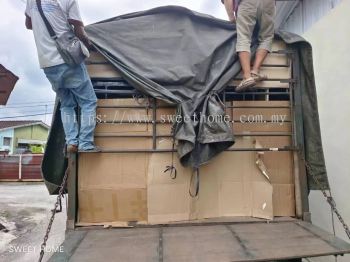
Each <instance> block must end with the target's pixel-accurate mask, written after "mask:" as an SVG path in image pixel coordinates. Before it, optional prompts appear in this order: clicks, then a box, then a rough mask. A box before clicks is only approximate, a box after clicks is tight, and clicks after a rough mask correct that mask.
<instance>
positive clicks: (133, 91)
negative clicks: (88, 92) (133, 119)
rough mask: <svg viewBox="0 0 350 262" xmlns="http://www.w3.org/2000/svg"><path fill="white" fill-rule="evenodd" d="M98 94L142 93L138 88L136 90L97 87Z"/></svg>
mask: <svg viewBox="0 0 350 262" xmlns="http://www.w3.org/2000/svg"><path fill="white" fill-rule="evenodd" d="M95 93H96V94H110V95H136V94H141V93H140V92H138V91H137V90H136V89H134V90H106V89H95Z"/></svg>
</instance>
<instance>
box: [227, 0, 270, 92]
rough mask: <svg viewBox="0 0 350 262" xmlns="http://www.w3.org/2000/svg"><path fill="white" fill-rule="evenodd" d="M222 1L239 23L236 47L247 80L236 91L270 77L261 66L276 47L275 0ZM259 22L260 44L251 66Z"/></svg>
mask: <svg viewBox="0 0 350 262" xmlns="http://www.w3.org/2000/svg"><path fill="white" fill-rule="evenodd" d="M221 2H223V3H224V4H225V8H226V12H227V14H228V17H229V19H230V21H231V22H233V23H236V28H237V45H236V50H237V52H238V55H239V60H240V62H241V66H242V71H243V80H242V82H241V83H240V84H239V85H238V86H237V88H236V91H237V92H243V91H246V90H249V89H250V88H253V87H254V86H255V85H256V84H257V83H258V82H260V81H263V80H266V79H267V76H264V75H261V74H260V67H261V65H262V63H263V62H264V60H265V58H266V56H267V54H268V53H269V52H271V49H272V42H273V39H274V28H275V16H276V5H275V0H221ZM256 24H258V25H259V36H258V40H259V46H258V49H257V51H256V55H255V61H254V64H253V68H251V43H252V36H253V31H254V28H255V26H256Z"/></svg>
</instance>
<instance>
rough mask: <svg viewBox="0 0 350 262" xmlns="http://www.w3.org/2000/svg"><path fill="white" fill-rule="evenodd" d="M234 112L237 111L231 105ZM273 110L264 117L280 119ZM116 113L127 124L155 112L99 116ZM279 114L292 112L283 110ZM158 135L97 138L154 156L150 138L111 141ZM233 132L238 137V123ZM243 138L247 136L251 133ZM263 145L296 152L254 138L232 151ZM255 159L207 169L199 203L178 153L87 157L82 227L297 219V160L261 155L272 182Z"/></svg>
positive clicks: (137, 128)
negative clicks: (174, 175) (168, 170)
mask: <svg viewBox="0 0 350 262" xmlns="http://www.w3.org/2000/svg"><path fill="white" fill-rule="evenodd" d="M242 103H243V102H242ZM244 103H246V102H244ZM254 103H257V102H254ZM276 103H277V102H276ZM276 103H275V104H276ZM278 103H279V102H278ZM283 103H287V102H283ZM227 104H228V105H232V103H231V102H229V103H227ZM99 105H102V106H103V105H104V106H111V105H118V106H123V105H124V106H128V105H138V104H137V103H136V101H135V100H133V99H125V100H121V99H118V100H100V101H99ZM234 105H237V104H235V103H234ZM280 105H282V103H280ZM138 106H139V105H138ZM269 110H270V109H266V110H265V111H264V112H263V114H264V115H265V116H270V115H271V114H273V111H269ZM116 112H118V114H119V116H121V115H124V116H123V117H125V116H130V115H132V116H139V117H144V116H147V117H149V116H150V115H152V112H151V111H149V110H147V109H145V108H138V109H135V110H134V109H125V108H124V109H123V108H120V109H106V108H104V109H102V108H101V109H99V113H101V114H103V115H104V116H105V118H106V119H108V120H110V119H111V118H112V117H114V115H115V113H116ZM174 112H175V110H174V109H169V108H161V109H158V110H157V119H158V120H159V119H160V118H161V116H162V115H170V114H173V113H174ZM227 112H228V114H229V115H230V116H232V115H235V114H237V111H236V112H234V111H232V110H230V109H227ZM232 112H234V113H232ZM238 113H239V112H238ZM241 113H244V112H243V111H242V112H241ZM249 113H251V111H249ZM253 113H254V112H253ZM257 113H258V112H257ZM280 113H286V114H287V113H288V112H286V111H285V110H284V109H283V110H282V111H280ZM118 119H119V120H120V118H117V120H118ZM150 119H151V118H150ZM242 125H244V124H242ZM245 125H246V124H245ZM255 125H256V126H258V125H259V124H255ZM276 126H277V128H276ZM152 128H153V125H152V124H119V125H118V124H114V125H109V124H100V125H99V126H98V128H97V130H96V134H97V135H100V136H98V137H97V138H96V144H97V145H99V146H101V147H103V148H106V149H124V150H127V149H129V150H130V149H151V148H152V144H153V143H152V139H151V137H140V138H125V137H124V138H122V137H108V135H109V134H111V135H151V134H152ZM233 128H234V129H235V128H236V129H237V123H235V124H234V125H233ZM270 128H271V129H272V130H273V131H278V130H280V129H281V130H283V131H285V132H290V125H289V126H288V127H287V128H286V126H283V127H279V128H278V125H276V124H270ZM242 131H244V132H247V128H244V129H243V130H242ZM253 131H256V130H253ZM259 131H261V129H260V130H259ZM170 132H171V124H157V134H158V135H159V134H166V135H170ZM101 135H102V136H101ZM103 135H105V136H103ZM106 135H107V137H106ZM256 139H258V141H259V143H260V144H261V146H262V147H268V148H271V147H273V148H276V147H284V146H290V145H291V139H290V137H288V136H285V137H249V136H247V137H238V138H236V144H235V145H234V146H233V148H254V141H255V140H256ZM172 142H173V141H172V139H170V138H158V139H157V148H158V149H171V148H172ZM256 154H257V153H256V152H253V151H250V152H224V153H222V154H220V155H219V156H217V157H216V158H215V159H213V160H212V161H211V162H210V163H208V164H206V165H205V166H203V167H201V168H200V191H199V195H198V196H197V197H195V198H192V197H190V195H189V189H190V187H191V186H193V185H191V176H192V175H193V170H192V169H191V168H185V167H183V166H182V165H181V164H180V163H179V160H178V156H177V154H176V153H174V155H172V154H171V153H128V154H125V153H123V154H117V153H113V154H112V153H109V154H108V153H100V154H81V155H80V156H79V173H78V179H79V180H78V190H79V192H78V195H79V196H78V197H79V222H80V223H82V224H84V223H97V224H118V223H122V222H130V221H138V222H141V223H149V224H160V223H169V222H177V221H187V220H196V219H205V218H217V217H233V216H253V217H258V218H265V219H272V218H273V216H294V215H295V199H294V198H295V197H294V177H293V160H292V153H290V152H264V153H263V154H261V159H262V161H263V163H264V166H265V167H266V170H267V172H268V174H269V176H268V177H269V179H267V178H266V177H265V176H264V175H263V174H262V172H261V170H259V168H258V166H257V165H256V163H255V161H256ZM172 156H173V157H172ZM172 159H173V160H172ZM172 161H173V164H174V166H175V167H176V169H177V178H176V179H172V178H171V177H170V174H169V173H164V171H165V169H166V166H168V165H171V164H172Z"/></svg>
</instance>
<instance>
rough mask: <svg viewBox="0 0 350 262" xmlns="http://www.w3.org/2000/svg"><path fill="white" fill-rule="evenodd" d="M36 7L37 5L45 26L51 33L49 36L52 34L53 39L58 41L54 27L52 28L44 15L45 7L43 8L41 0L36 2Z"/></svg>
mask: <svg viewBox="0 0 350 262" xmlns="http://www.w3.org/2000/svg"><path fill="white" fill-rule="evenodd" d="M36 5H37V7H38V10H39V13H40V16H41V18H42V19H43V21H44V24H45V26H46V28H47V31H49V34H50V36H51V38H53V39H57V35H56V33H55V31H54V30H53V28H52V26H51V24H50V22H49V20H47V18H46V16H45V14H44V11H43V7H42V5H41V0H36Z"/></svg>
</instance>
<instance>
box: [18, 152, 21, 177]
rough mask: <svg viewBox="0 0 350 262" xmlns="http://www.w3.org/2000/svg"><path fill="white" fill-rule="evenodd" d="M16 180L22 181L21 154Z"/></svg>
mask: <svg viewBox="0 0 350 262" xmlns="http://www.w3.org/2000/svg"><path fill="white" fill-rule="evenodd" d="M18 179H19V181H22V154H20V155H19V160H18Z"/></svg>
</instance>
